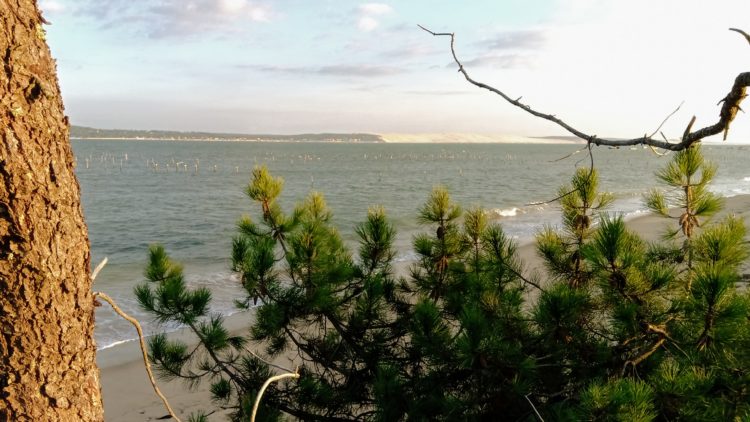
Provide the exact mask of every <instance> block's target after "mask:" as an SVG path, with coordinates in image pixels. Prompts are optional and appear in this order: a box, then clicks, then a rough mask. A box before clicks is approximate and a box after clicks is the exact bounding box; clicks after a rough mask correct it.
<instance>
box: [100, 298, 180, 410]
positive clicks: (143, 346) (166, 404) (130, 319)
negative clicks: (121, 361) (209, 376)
mask: <svg viewBox="0 0 750 422" xmlns="http://www.w3.org/2000/svg"><path fill="white" fill-rule="evenodd" d="M94 297H97V298H101V299H103V300H104V301H105V302H107V303H109V304H110V306H112V309H114V311H115V312H117V314H118V315H120V316H121V317H123V318H124V319H125V320H127V321H128V322H129V323H131V324H133V326H134V327H135V329H136V331H138V340H139V341H140V344H141V352H142V353H143V363H144V365H145V366H146V373H148V379H149V381H151V385H152V386H153V387H154V392H155V393H156V395H157V396H159V398H160V399H161V401H162V402H163V403H164V407H166V408H167V412H169V415H170V416H171V417H173V418H174V420H176V421H177V422H180V418H178V417H177V415H176V414H175V413H174V410H172V407H171V406H170V405H169V401H167V398H166V397H165V396H164V394H162V392H161V390H159V387H158V386H157V385H156V379H154V374H153V373H152V372H151V364H149V362H148V354H147V353H146V342H145V341H144V340H143V330H142V329H141V324H139V323H138V320H137V319H135V318H133V317H131V316H130V315H128V314H126V313H125V312H123V310H122V309H120V307H119V306H117V303H115V301H114V299H112V298H111V297H109V296H108V295H107V294H106V293H102V292H94Z"/></svg>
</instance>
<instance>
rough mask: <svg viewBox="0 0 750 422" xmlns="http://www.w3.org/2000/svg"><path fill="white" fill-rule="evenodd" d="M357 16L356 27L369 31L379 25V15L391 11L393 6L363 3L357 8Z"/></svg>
mask: <svg viewBox="0 0 750 422" xmlns="http://www.w3.org/2000/svg"><path fill="white" fill-rule="evenodd" d="M357 12H358V14H359V18H358V20H357V28H359V30H360V31H363V32H370V31H372V30H374V29H376V28H377V27H378V26H380V20H379V19H377V18H378V17H380V16H384V15H387V14H390V13H392V12H393V8H392V7H391V6H389V5H387V4H385V3H365V4H362V5H360V6H359V8H357Z"/></svg>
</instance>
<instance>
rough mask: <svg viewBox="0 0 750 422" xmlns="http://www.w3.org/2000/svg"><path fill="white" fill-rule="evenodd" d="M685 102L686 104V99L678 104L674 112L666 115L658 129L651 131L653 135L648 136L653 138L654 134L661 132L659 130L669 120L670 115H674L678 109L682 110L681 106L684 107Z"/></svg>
mask: <svg viewBox="0 0 750 422" xmlns="http://www.w3.org/2000/svg"><path fill="white" fill-rule="evenodd" d="M683 104H685V101H683V102H681V103H680V105H678V106H677V108H676V109H674V111H673V112H671V113H669V115H667V117H665V118H664V120H662V122H661V124H660V125H659V127H657V128H656V130H654V132H653V133H651V135H648V137H649V138H653V137H654V135H656V134H657V133H659V130H661V127H662V126H664V123H667V120H669V118H670V117H672V116H674V115H675V113H677V112H678V111H680V107H682V105H683Z"/></svg>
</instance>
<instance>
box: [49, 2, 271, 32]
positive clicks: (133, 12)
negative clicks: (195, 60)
mask: <svg viewBox="0 0 750 422" xmlns="http://www.w3.org/2000/svg"><path fill="white" fill-rule="evenodd" d="M45 1H47V2H55V1H56V0H45ZM78 11H79V12H81V13H82V14H85V15H90V16H94V17H96V18H97V20H99V21H101V22H104V23H105V24H106V25H108V26H113V25H127V26H129V27H131V28H134V29H136V30H138V31H141V32H144V33H146V34H147V35H148V36H149V37H152V38H169V37H183V36H186V35H193V34H204V33H220V32H225V33H226V32H229V33H231V32H237V31H240V30H242V29H244V28H247V26H246V25H243V24H247V23H251V22H269V21H271V20H272V19H273V17H274V15H275V13H274V10H273V9H272V7H271V5H270V3H267V2H261V1H251V0H189V1H185V0H160V1H150V0H110V1H107V2H100V1H98V0H88V1H84V2H82V4H80V5H79V7H78Z"/></svg>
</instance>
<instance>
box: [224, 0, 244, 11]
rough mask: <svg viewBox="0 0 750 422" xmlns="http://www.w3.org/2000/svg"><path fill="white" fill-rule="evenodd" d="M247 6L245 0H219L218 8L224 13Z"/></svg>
mask: <svg viewBox="0 0 750 422" xmlns="http://www.w3.org/2000/svg"><path fill="white" fill-rule="evenodd" d="M246 7H247V0H219V9H220V10H221V11H222V12H225V13H230V14H231V13H237V12H241V11H242V9H244V8H246Z"/></svg>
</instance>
